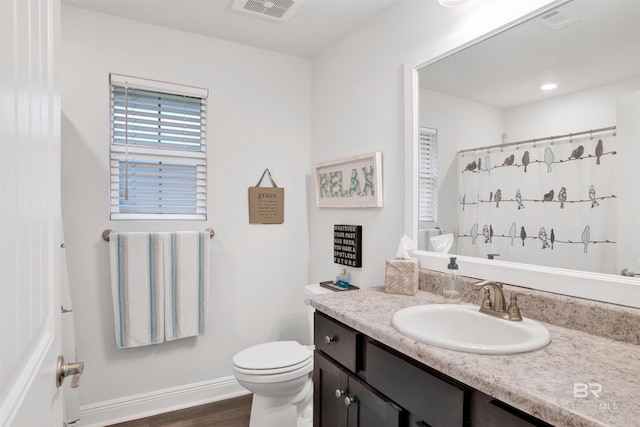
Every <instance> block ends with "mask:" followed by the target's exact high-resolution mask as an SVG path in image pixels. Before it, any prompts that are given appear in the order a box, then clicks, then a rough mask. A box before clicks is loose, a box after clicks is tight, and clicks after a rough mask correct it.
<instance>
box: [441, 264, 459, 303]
mask: <svg viewBox="0 0 640 427" xmlns="http://www.w3.org/2000/svg"><path fill="white" fill-rule="evenodd" d="M447 271H448V272H449V274H448V276H449V277H447V280H446V281H445V283H444V286H443V290H442V291H443V292H442V293H443V295H444V302H445V304H459V303H460V301H461V300H462V298H461V297H462V293H461V292H460V278H459V277H458V264H457V263H456V257H453V256H452V257H450V258H449V265H447Z"/></svg>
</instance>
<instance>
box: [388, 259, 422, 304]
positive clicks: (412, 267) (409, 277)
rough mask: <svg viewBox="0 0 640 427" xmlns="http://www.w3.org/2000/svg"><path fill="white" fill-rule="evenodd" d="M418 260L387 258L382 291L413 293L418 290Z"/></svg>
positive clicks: (403, 293)
mask: <svg viewBox="0 0 640 427" xmlns="http://www.w3.org/2000/svg"><path fill="white" fill-rule="evenodd" d="M419 269H420V262H419V261H418V260H417V259H411V258H410V259H401V258H389V259H388V260H387V264H386V266H385V269H384V291H385V292H387V293H390V294H400V295H415V294H416V293H417V292H418V284H419V278H418V277H419V271H418V270H419Z"/></svg>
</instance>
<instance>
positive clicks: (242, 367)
mask: <svg viewBox="0 0 640 427" xmlns="http://www.w3.org/2000/svg"><path fill="white" fill-rule="evenodd" d="M326 292H331V291H330V290H327V289H325V288H321V287H320V286H319V285H307V286H306V287H305V298H308V297H309V296H310V295H313V294H319V293H326ZM305 302H306V303H307V305H308V301H305ZM313 311H314V310H313V308H312V307H311V306H309V305H308V314H309V322H310V331H311V342H313ZM233 375H234V376H235V378H236V380H237V381H238V383H239V384H240V385H242V386H243V387H244V388H246V389H247V390H249V391H251V392H252V393H253V402H252V404H251V416H250V421H249V427H311V425H312V406H311V405H312V400H313V382H312V376H313V346H306V345H302V344H300V343H298V342H296V341H275V342H267V343H263V344H258V345H254V346H252V347H249V348H247V349H245V350H242V351H240V352H239V353H237V354H236V355H235V356H234V357H233Z"/></svg>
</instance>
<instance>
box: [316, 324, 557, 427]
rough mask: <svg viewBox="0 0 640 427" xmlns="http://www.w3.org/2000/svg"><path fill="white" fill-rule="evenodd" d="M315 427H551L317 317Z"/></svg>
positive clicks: (381, 345) (353, 332)
mask: <svg viewBox="0 0 640 427" xmlns="http://www.w3.org/2000/svg"><path fill="white" fill-rule="evenodd" d="M314 337H315V338H314V340H315V343H314V344H315V346H316V351H315V354H314V374H313V381H314V384H313V388H314V390H313V391H314V395H313V407H314V410H313V425H314V427H467V426H471V427H504V426H509V427H549V424H546V423H544V422H543V421H541V420H539V419H537V418H535V417H533V416H531V415H528V414H526V413H524V412H522V411H519V410H517V409H515V408H513V407H511V406H509V405H506V404H505V403H503V402H500V401H498V400H496V399H494V398H492V397H490V396H488V395H486V394H484V393H481V392H480V391H477V390H474V389H473V388H471V387H469V386H467V385H465V384H462V383H460V382H459V381H456V380H454V379H452V378H450V377H448V376H446V375H444V374H442V373H440V372H437V371H435V370H434V369H432V368H430V367H428V366H426V365H424V364H422V363H420V362H418V361H416V360H413V359H411V358H409V357H407V356H405V355H403V354H401V353H399V352H397V351H395V350H394V349H392V348H389V347H387V346H386V345H384V344H382V343H380V342H378V341H376V340H374V339H371V338H369V337H367V336H366V335H364V334H362V333H360V332H358V331H357V330H355V329H353V328H350V327H348V326H346V325H344V324H342V323H340V322H338V321H336V320H335V319H333V318H331V317H329V316H327V315H325V314H323V313H320V312H316V314H315V331H314Z"/></svg>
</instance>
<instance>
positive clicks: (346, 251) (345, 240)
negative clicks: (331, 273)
mask: <svg viewBox="0 0 640 427" xmlns="http://www.w3.org/2000/svg"><path fill="white" fill-rule="evenodd" d="M333 262H335V263H336V264H342V265H347V266H349V267H362V226H361V225H344V224H336V225H334V226H333Z"/></svg>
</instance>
